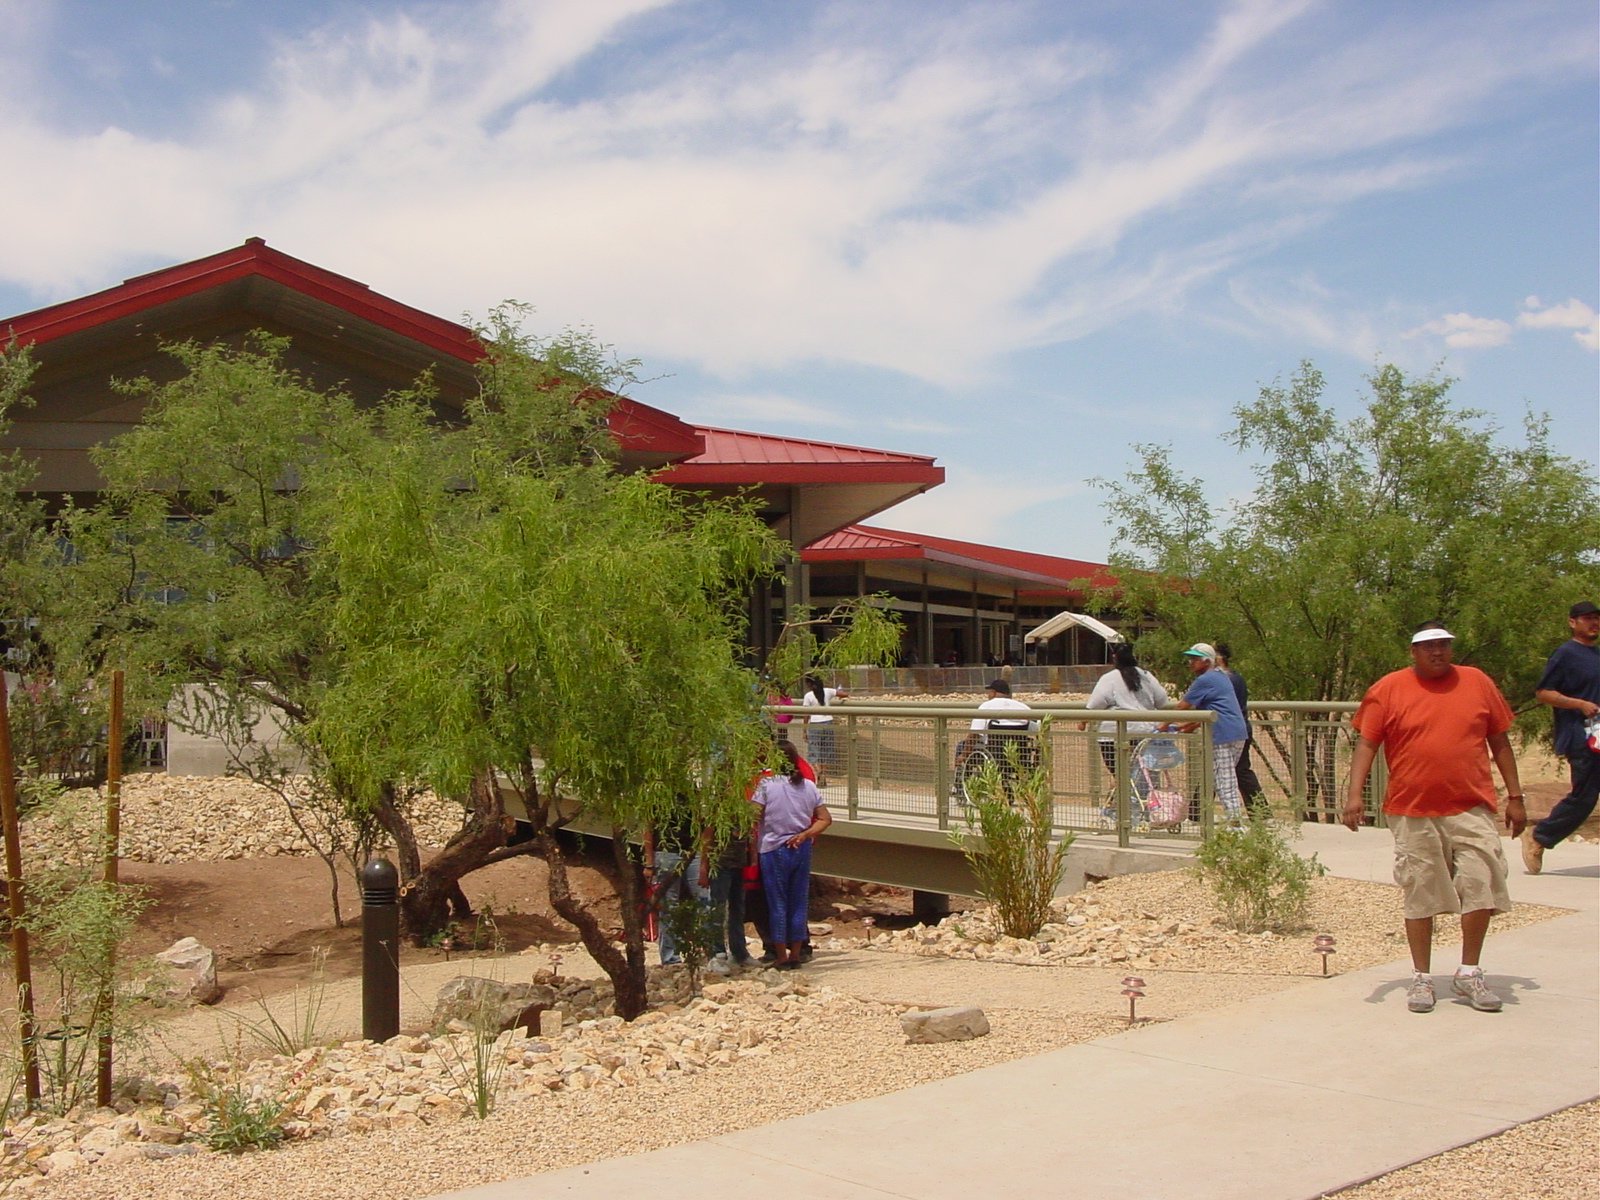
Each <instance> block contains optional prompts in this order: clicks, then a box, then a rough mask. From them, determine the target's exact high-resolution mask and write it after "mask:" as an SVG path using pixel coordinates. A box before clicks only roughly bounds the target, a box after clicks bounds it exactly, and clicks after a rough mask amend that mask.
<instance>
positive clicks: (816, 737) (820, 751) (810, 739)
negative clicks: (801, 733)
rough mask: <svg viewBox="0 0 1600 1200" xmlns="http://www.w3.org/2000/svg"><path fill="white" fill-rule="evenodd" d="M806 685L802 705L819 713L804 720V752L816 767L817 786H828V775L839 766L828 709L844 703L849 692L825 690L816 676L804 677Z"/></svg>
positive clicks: (838, 689)
mask: <svg viewBox="0 0 1600 1200" xmlns="http://www.w3.org/2000/svg"><path fill="white" fill-rule="evenodd" d="M805 685H806V686H805V695H804V696H802V697H801V699H800V703H801V705H802V706H803V707H805V708H815V709H818V710H819V711H818V712H815V713H811V714H810V715H808V716H807V717H806V753H807V754H808V755H810V756H811V762H812V765H813V766H815V767H816V768H817V786H818V787H827V786H828V774H829V772H836V771H837V770H838V766H839V763H838V757H837V754H836V753H835V743H834V736H835V735H834V731H833V714H831V713H829V712H828V711H827V710H828V709H829V708H830V707H831V706H832V705H833V703H834V701H836V700H843V699H845V698H846V697H847V696H849V694H850V693H849V692H847V691H846V690H845V689H844V688H831V687H825V686H824V685H823V682H822V680H821V679H819V678H818V677H817V676H815V675H807V676H806V678H805Z"/></svg>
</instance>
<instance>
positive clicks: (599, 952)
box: [534, 826, 649, 1021]
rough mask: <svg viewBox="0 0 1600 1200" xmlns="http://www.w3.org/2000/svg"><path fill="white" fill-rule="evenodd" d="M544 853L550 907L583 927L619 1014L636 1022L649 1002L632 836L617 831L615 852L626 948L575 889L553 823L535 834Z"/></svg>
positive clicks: (585, 944)
mask: <svg viewBox="0 0 1600 1200" xmlns="http://www.w3.org/2000/svg"><path fill="white" fill-rule="evenodd" d="M534 843H535V844H536V845H537V846H538V848H539V854H540V857H542V858H543V859H544V861H545V864H546V865H547V866H548V867H549V879H550V906H551V907H552V908H554V909H555V910H556V912H557V913H558V914H559V915H560V916H561V917H562V919H563V920H566V921H568V922H570V923H571V924H572V925H573V926H575V927H576V928H577V930H578V936H579V937H580V938H581V939H582V940H583V948H584V949H585V950H587V951H588V952H589V955H590V957H591V958H593V959H594V961H595V962H596V963H598V964H599V965H600V969H601V970H602V971H604V972H605V973H606V976H607V978H609V979H610V980H611V988H612V991H613V992H614V993H615V995H616V998H617V1016H619V1017H621V1018H622V1019H623V1020H624V1021H631V1020H633V1019H634V1018H635V1017H638V1016H640V1015H641V1014H642V1013H643V1012H644V1011H645V1009H646V1008H648V1007H649V997H648V995H647V994H646V991H645V969H644V934H643V926H642V925H641V923H640V921H639V906H638V888H637V886H636V885H635V883H634V875H633V870H632V866H631V864H630V863H628V861H627V857H628V855H627V841H626V839H625V837H624V835H623V831H622V830H620V829H614V830H612V842H611V844H612V847H613V853H614V854H615V855H616V856H617V860H618V862H617V865H618V868H619V871H618V880H617V890H618V892H619V894H620V895H621V897H622V928H623V935H624V949H623V950H620V951H619V950H618V949H617V948H616V946H615V945H613V944H612V942H611V939H610V938H609V937H607V936H606V933H605V930H603V929H601V928H600V922H599V921H598V920H596V919H595V916H594V914H593V913H592V912H590V911H589V910H588V909H587V908H585V907H584V906H583V904H582V902H581V901H579V900H578V898H577V897H576V896H574V895H573V894H572V888H571V887H570V886H569V884H568V882H567V860H566V856H565V855H564V854H562V852H561V847H560V845H558V844H557V842H556V838H555V834H554V832H553V831H551V830H550V828H549V827H548V826H545V827H541V828H540V829H539V831H538V832H537V833H535V834H534Z"/></svg>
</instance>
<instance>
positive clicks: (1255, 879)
mask: <svg viewBox="0 0 1600 1200" xmlns="http://www.w3.org/2000/svg"><path fill="white" fill-rule="evenodd" d="M1195 859H1196V864H1195V873H1196V874H1197V875H1199V877H1200V878H1201V879H1203V880H1204V881H1205V882H1206V884H1207V885H1208V886H1209V887H1210V888H1211V891H1212V894H1213V895H1215V896H1216V899H1217V904H1218V905H1219V906H1220V907H1221V908H1222V912H1223V917H1224V919H1225V920H1226V921H1227V922H1228V923H1229V924H1230V925H1232V926H1233V927H1234V928H1236V929H1241V930H1245V931H1248V932H1257V931H1260V930H1264V929H1271V930H1276V931H1279V932H1285V931H1288V930H1292V929H1297V928H1300V927H1301V926H1302V925H1303V924H1304V921H1305V911H1306V903H1307V901H1308V900H1309V899H1310V896H1311V881H1312V880H1313V879H1317V878H1319V877H1321V876H1323V875H1325V874H1327V868H1326V867H1324V866H1323V865H1322V864H1321V863H1320V862H1318V861H1317V856H1316V855H1315V854H1313V855H1312V856H1311V857H1310V858H1309V859H1306V858H1301V857H1300V856H1299V855H1298V854H1296V853H1295V852H1294V850H1293V849H1291V848H1290V846H1289V842H1288V839H1287V838H1285V837H1284V835H1283V833H1282V832H1281V831H1280V830H1279V829H1278V827H1277V826H1276V825H1275V824H1274V823H1273V822H1272V819H1271V818H1270V817H1268V816H1267V815H1266V814H1265V813H1260V812H1256V811H1252V812H1251V814H1250V820H1249V822H1248V823H1247V824H1246V825H1245V826H1244V827H1243V828H1242V829H1217V830H1214V831H1213V832H1212V834H1211V836H1210V837H1208V838H1206V839H1205V841H1203V842H1201V843H1200V845H1199V847H1198V848H1197V849H1196V850H1195Z"/></svg>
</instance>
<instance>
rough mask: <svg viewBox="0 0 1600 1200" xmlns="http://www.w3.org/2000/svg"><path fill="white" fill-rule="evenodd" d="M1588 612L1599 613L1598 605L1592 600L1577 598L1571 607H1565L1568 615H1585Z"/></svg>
mask: <svg viewBox="0 0 1600 1200" xmlns="http://www.w3.org/2000/svg"><path fill="white" fill-rule="evenodd" d="M1590 613H1600V606H1597V605H1596V604H1595V602H1594V601H1593V600H1579V601H1578V602H1577V603H1576V604H1574V605H1573V606H1572V607H1571V608H1569V609H1567V616H1569V617H1587V616H1588V615H1589V614H1590Z"/></svg>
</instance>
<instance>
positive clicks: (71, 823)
mask: <svg viewBox="0 0 1600 1200" xmlns="http://www.w3.org/2000/svg"><path fill="white" fill-rule="evenodd" d="M29 787H30V789H32V790H34V791H35V792H36V794H37V795H38V796H39V797H40V800H39V803H40V804H41V806H42V807H45V808H47V809H48V812H49V816H50V819H51V820H53V822H54V823H55V826H56V829H57V830H58V832H59V833H60V834H61V835H62V836H61V839H60V841H59V843H58V845H59V850H58V853H57V854H56V855H55V857H54V858H53V859H52V861H51V862H50V863H49V865H48V866H47V867H46V868H44V869H42V870H40V871H38V872H37V873H35V874H34V875H32V876H31V877H30V878H28V880H27V899H28V907H27V912H26V915H25V916H24V919H23V923H24V926H25V928H26V929H27V931H28V936H29V950H30V953H31V956H32V962H33V980H34V994H33V1001H34V1011H35V1036H34V1040H33V1046H32V1049H33V1050H34V1051H35V1059H36V1062H37V1064H38V1068H39V1084H40V1102H41V1107H43V1108H44V1109H46V1110H47V1111H51V1112H66V1111H67V1110H69V1109H71V1108H73V1107H75V1106H76V1105H78V1104H81V1103H83V1102H85V1101H88V1100H92V1099H93V1098H94V1095H95V1091H96V1084H97V1076H98V1062H97V1051H98V1047H99V1043H100V1039H101V1038H102V1036H109V1037H111V1039H112V1041H113V1043H114V1044H116V1043H121V1044H122V1045H123V1046H124V1047H126V1046H127V1045H129V1044H131V1043H134V1042H136V1041H137V1038H138V1034H139V1029H140V1026H141V1024H142V1020H141V1017H142V1014H141V1012H140V1010H139V1008H138V1006H137V1004H136V1002H135V1000H134V998H133V997H132V996H131V995H130V994H129V993H128V992H127V991H126V990H125V989H123V988H122V987H120V986H119V984H118V980H117V950H118V948H119V947H120V946H121V945H122V944H123V943H124V942H125V941H126V940H127V939H128V937H129V936H130V935H131V933H132V931H133V926H134V921H135V919H136V918H137V916H138V913H139V911H140V910H141V909H142V908H143V907H144V904H145V902H144V901H143V900H142V899H140V898H139V897H137V896H135V895H134V894H133V893H132V892H130V891H129V890H128V889H126V888H122V887H116V886H113V885H111V884H108V883H105V882H103V881H102V880H101V879H100V878H99V873H100V869H101V854H102V852H103V840H102V839H103V822H102V821H101V820H100V817H101V816H102V814H103V807H102V806H101V805H100V804H99V803H98V799H99V798H98V797H96V796H91V797H90V798H88V799H85V798H84V797H82V796H70V795H67V794H64V793H62V792H61V791H60V789H59V787H57V786H55V785H54V784H53V783H52V782H50V781H38V780H32V781H29ZM25 1049H26V1048H25V1047H24V1046H22V1045H21V1044H20V1042H17V1043H15V1044H14V1045H13V1046H12V1047H8V1054H7V1057H8V1058H11V1057H14V1058H15V1059H16V1060H17V1061H21V1060H22V1058H23V1057H24V1054H23V1051H24V1050H25Z"/></svg>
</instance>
